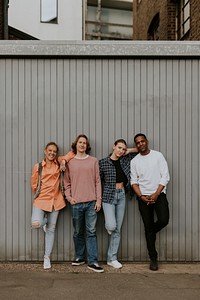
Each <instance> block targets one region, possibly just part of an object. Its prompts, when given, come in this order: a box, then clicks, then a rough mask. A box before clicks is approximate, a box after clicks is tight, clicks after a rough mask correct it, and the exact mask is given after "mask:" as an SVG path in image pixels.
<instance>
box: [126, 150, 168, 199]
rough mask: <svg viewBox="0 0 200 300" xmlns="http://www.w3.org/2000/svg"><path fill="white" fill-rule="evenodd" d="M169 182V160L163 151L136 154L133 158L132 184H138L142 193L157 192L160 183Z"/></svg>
mask: <svg viewBox="0 0 200 300" xmlns="http://www.w3.org/2000/svg"><path fill="white" fill-rule="evenodd" d="M168 182H169V170H168V166H167V162H166V160H165V158H164V156H163V155H162V153H161V152H158V151H155V150H150V153H149V154H147V155H141V154H140V153H139V154H138V155H136V156H135V157H134V158H133V159H132V160H131V185H132V184H138V185H139V188H140V191H141V193H142V195H151V194H153V193H155V192H156V190H157V188H158V186H159V184H161V185H163V186H164V189H163V190H162V192H163V193H166V185H167V183H168Z"/></svg>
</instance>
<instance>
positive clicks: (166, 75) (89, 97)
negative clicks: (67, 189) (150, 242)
mask: <svg viewBox="0 0 200 300" xmlns="http://www.w3.org/2000/svg"><path fill="white" fill-rule="evenodd" d="M199 98H200V61H199V59H198V58H191V57H190V58H179V57H176V58H173V59H172V58H171V57H168V58H167V57H165V58H164V57H163V58H162V57H154V58H145V57H138V58H137V57H132V58H131V57H114V58H113V57H107V58H106V57H101V58H100V57H99V58H92V57H91V58H88V57H83V58H81V57H79V58H68V57H65V58H59V57H57V58H50V57H45V58H37V57H33V58H31V57H26V58H23V57H11V58H3V57H1V58H0V137H1V143H0V154H1V157H0V170H1V172H0V203H1V210H0V260H3V261H4V260H21V261H24V260H27V261H29V260H32V261H35V260H40V259H42V257H43V250H44V234H43V232H42V231H36V230H31V227H30V219H31V208H32V193H31V189H30V176H31V170H32V167H33V165H34V164H35V163H36V162H37V161H40V160H42V158H43V148H44V146H45V144H46V143H47V142H49V141H50V140H53V141H56V142H57V143H58V144H59V146H60V153H61V154H63V153H65V152H66V151H68V150H69V148H70V145H71V143H72V141H73V140H74V138H75V137H76V135H78V134H79V133H85V134H86V135H88V136H89V138H90V141H91V145H92V153H91V154H92V155H94V156H96V157H97V158H102V157H104V156H106V155H107V154H108V153H109V152H110V151H111V149H112V144H113V142H114V141H115V139H117V138H120V137H123V138H124V139H126V140H127V142H128V145H129V146H132V145H133V136H134V134H136V133H137V132H144V133H146V134H147V136H148V138H149V141H150V146H151V147H152V148H154V149H156V150H160V151H161V152H162V153H163V154H164V155H165V157H166V159H167V161H168V164H169V169H170V174H171V182H170V184H169V187H168V200H169V203H170V223H169V225H168V227H167V228H166V229H164V230H163V231H162V232H161V233H160V235H158V239H157V245H158V250H159V254H160V260H163V261H185V260H187V261H199V260H200V222H199V217H200V204H199V194H200V193H199V179H200V174H199V167H200V162H199V146H200V121H199V113H200V105H199ZM72 234H73V229H72V224H71V217H70V209H69V205H68V206H67V208H66V209H64V210H63V211H62V212H61V213H60V216H59V221H58V227H57V233H56V240H55V245H54V250H53V256H52V259H53V260H58V261H63V260H71V259H72V258H73V254H74V253H73V238H72ZM98 242H99V258H100V260H106V252H107V243H108V237H107V234H106V232H105V229H104V219H103V214H102V212H100V213H99V219H98ZM119 258H120V259H122V260H124V261H145V260H147V259H148V256H147V252H146V242H145V239H144V229H143V224H142V223H141V219H140V215H139V211H138V207H137V202H136V200H135V198H134V197H133V198H130V197H129V199H128V200H127V210H126V216H125V220H124V224H123V229H122V243H121V248H120V255H119Z"/></svg>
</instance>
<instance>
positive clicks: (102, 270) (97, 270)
mask: <svg viewBox="0 0 200 300" xmlns="http://www.w3.org/2000/svg"><path fill="white" fill-rule="evenodd" d="M88 269H90V270H92V271H94V272H97V273H102V272H104V269H103V268H101V267H99V265H98V264H93V265H88Z"/></svg>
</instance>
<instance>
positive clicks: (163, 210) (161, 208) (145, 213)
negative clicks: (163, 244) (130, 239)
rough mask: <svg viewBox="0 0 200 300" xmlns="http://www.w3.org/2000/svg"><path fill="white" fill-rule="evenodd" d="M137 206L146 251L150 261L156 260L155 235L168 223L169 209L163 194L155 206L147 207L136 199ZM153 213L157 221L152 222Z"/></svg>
mask: <svg viewBox="0 0 200 300" xmlns="http://www.w3.org/2000/svg"><path fill="white" fill-rule="evenodd" d="M138 205H139V210H140V214H141V216H142V220H143V223H144V229H145V237H146V242H147V249H148V253H149V257H150V259H151V260H156V259H157V256H158V254H157V251H156V246H155V243H156V233H157V232H159V231H160V230H161V229H162V228H164V227H165V226H166V225H167V224H168V222H169V207H168V201H167V197H166V195H165V193H161V194H160V195H159V196H158V199H157V200H156V202H155V204H151V205H147V204H146V203H145V202H143V201H142V200H141V199H138ZM154 212H155V213H156V216H157V220H156V221H154Z"/></svg>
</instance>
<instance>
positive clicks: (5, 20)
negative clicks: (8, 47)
mask: <svg viewBox="0 0 200 300" xmlns="http://www.w3.org/2000/svg"><path fill="white" fill-rule="evenodd" d="M8 4H9V0H4V6H3V28H4V29H3V30H4V32H3V38H4V40H8Z"/></svg>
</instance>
